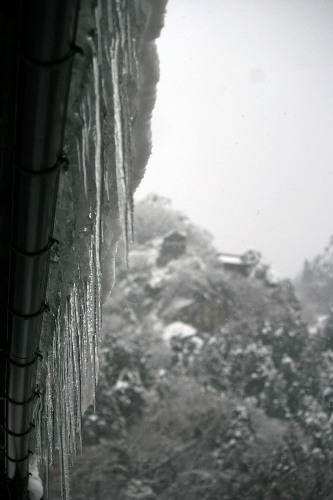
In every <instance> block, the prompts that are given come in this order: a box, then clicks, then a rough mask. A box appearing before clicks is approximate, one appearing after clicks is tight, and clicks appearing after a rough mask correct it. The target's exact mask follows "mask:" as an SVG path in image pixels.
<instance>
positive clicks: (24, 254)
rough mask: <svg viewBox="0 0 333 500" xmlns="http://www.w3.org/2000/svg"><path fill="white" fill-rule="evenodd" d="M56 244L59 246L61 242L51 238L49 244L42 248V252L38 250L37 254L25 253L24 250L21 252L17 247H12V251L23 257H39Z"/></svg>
mask: <svg viewBox="0 0 333 500" xmlns="http://www.w3.org/2000/svg"><path fill="white" fill-rule="evenodd" d="M55 244H57V245H58V244H59V241H58V240H56V239H55V238H50V239H49V242H48V244H47V245H46V246H45V247H44V248H42V249H41V250H37V251H36V252H25V251H23V250H20V249H19V248H17V247H16V246H15V245H13V244H12V245H11V249H12V250H13V252H14V253H16V254H18V255H20V256H22V257H32V258H33V257H39V256H40V255H43V254H45V253H47V252H48V251H49V250H50V249H51V248H52V247H53V245H55Z"/></svg>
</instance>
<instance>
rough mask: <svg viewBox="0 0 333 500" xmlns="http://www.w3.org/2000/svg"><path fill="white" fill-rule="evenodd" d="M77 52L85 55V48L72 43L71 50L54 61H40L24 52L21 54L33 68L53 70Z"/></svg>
mask: <svg viewBox="0 0 333 500" xmlns="http://www.w3.org/2000/svg"><path fill="white" fill-rule="evenodd" d="M76 54H80V56H83V55H84V52H83V49H82V48H81V47H78V46H77V45H71V46H70V49H69V51H68V52H67V54H66V55H65V56H64V57H61V58H60V59H55V60H54V61H39V60H38V59H34V58H33V57H30V56H27V55H25V54H23V53H21V54H20V58H21V60H22V61H23V62H25V63H26V64H28V65H29V66H32V67H33V68H37V69H42V70H52V69H56V68H58V67H61V66H62V65H63V64H66V63H67V62H69V61H71V60H72V59H73V57H74V56H76Z"/></svg>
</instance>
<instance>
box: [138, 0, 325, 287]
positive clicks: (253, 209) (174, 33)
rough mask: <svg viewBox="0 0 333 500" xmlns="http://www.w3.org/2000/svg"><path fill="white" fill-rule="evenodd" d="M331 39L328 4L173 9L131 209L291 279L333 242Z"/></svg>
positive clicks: (280, 1) (196, 0)
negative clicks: (145, 159) (146, 207)
mask: <svg viewBox="0 0 333 500" xmlns="http://www.w3.org/2000/svg"><path fill="white" fill-rule="evenodd" d="M332 28H333V2H332V1H331V0H169V3H168V7H167V15H166V19H165V27H164V29H163V31H162V35H161V38H160V39H159V40H158V52H159V57H160V69H161V78H160V83H159V84H158V94H157V103H156V107H155V109H154V113H153V153H152V156H151V158H150V161H149V164H148V166H147V170H146V175H145V177H144V179H143V181H142V183H141V186H140V188H139V189H138V191H137V194H136V199H137V200H138V199H141V198H142V197H144V196H145V195H146V194H147V193H150V192H154V193H158V194H161V195H164V196H167V197H169V198H171V199H172V200H173V206H174V208H179V209H181V210H183V211H184V212H185V213H186V214H187V215H188V216H189V217H190V219H191V220H192V221H193V222H195V223H196V224H199V225H200V226H202V227H204V228H206V229H208V230H209V231H210V232H211V233H212V234H213V235H214V237H215V245H216V247H217V248H218V249H219V250H220V251H225V252H234V253H243V252H244V251H246V250H247V249H248V248H255V249H258V250H260V251H261V252H262V254H263V255H264V256H265V257H266V258H267V260H268V262H269V263H271V264H272V266H273V268H274V269H275V270H276V271H277V272H278V273H279V274H280V275H281V276H282V277H284V276H290V277H293V276H294V275H295V273H297V272H298V271H299V270H300V268H301V266H302V264H303V261H304V259H305V258H311V257H313V256H314V255H315V254H317V253H318V252H320V251H321V250H322V249H323V247H324V246H325V245H326V244H327V242H328V239H329V236H330V235H331V234H332V233H333V210H332V209H333V202H332V194H333V172H332V170H333V169H332V164H333V118H332V117H333V113H332V111H333V92H332V82H333V78H332V77H333V65H332V54H333V29H332Z"/></svg>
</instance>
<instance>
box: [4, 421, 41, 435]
mask: <svg viewBox="0 0 333 500" xmlns="http://www.w3.org/2000/svg"><path fill="white" fill-rule="evenodd" d="M2 427H3V429H4V431H5V432H7V433H8V434H9V435H10V436H13V437H23V436H26V435H27V434H29V433H30V432H31V431H32V429H34V428H35V425H34V424H33V423H32V422H31V423H30V425H29V427H28V429H26V430H25V431H23V432H13V431H11V430H10V429H8V427H6V425H5V424H3V425H2Z"/></svg>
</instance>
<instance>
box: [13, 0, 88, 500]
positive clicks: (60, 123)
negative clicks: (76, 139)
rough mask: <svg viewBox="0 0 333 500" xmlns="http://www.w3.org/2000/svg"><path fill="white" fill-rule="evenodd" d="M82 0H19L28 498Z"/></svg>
mask: <svg viewBox="0 0 333 500" xmlns="http://www.w3.org/2000/svg"><path fill="white" fill-rule="evenodd" d="M78 11H79V2H78V0H22V2H21V39H20V51H21V52H20V62H19V76H18V89H17V112H16V140H15V160H14V169H13V170H14V174H13V175H14V182H13V185H14V188H13V209H12V223H13V226H12V240H11V266H10V286H9V306H8V334H7V368H6V394H5V405H6V416H5V435H6V445H5V454H6V478H7V484H8V491H9V498H10V499H11V500H25V499H26V494H27V485H28V474H29V471H28V458H29V453H30V452H29V450H28V444H29V434H30V431H31V429H32V427H33V422H32V421H31V419H32V401H33V399H34V398H35V397H38V391H36V388H35V376H36V361H37V360H38V357H39V356H40V354H39V351H38V345H39V339H40V332H41V323H42V316H43V314H44V313H45V312H46V311H47V309H48V308H47V306H46V304H45V293H46V284H47V276H48V268H49V254H50V247H51V246H52V242H53V240H52V234H53V225H54V216H55V205H56V198H57V189H58V181H59V170H60V168H61V166H62V165H63V164H64V163H66V160H65V159H64V158H63V157H62V156H61V151H62V146H63V135H64V124H65V118H66V109H67V100H68V92H69V83H70V77H71V68H72V57H73V55H74V54H75V52H76V51H77V50H76V48H75V46H74V43H75V36H76V28H77V17H78Z"/></svg>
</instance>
